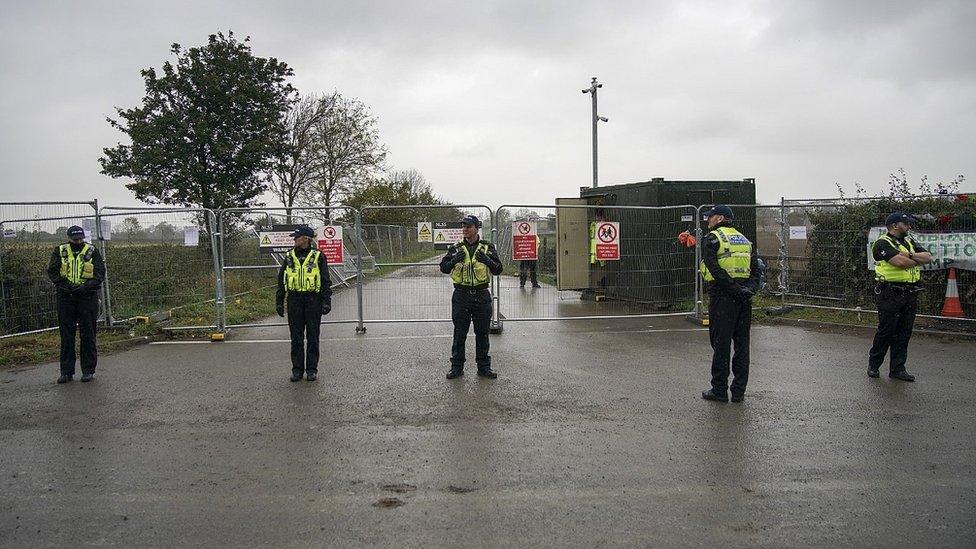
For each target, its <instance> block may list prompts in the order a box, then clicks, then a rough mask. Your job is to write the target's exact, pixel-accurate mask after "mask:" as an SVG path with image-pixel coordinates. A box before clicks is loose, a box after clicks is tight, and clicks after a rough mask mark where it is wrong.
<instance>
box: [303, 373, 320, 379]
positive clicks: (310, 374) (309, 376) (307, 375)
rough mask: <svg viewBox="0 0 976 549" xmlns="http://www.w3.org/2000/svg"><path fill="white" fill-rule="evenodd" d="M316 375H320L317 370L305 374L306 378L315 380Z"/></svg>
mask: <svg viewBox="0 0 976 549" xmlns="http://www.w3.org/2000/svg"><path fill="white" fill-rule="evenodd" d="M316 377H318V374H317V373H316V372H308V373H307V374H305V379H307V380H309V381H315V378H316Z"/></svg>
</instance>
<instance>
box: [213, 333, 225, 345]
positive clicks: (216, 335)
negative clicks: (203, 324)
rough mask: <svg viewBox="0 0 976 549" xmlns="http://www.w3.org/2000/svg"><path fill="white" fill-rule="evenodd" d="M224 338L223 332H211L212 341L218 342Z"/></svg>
mask: <svg viewBox="0 0 976 549" xmlns="http://www.w3.org/2000/svg"><path fill="white" fill-rule="evenodd" d="M223 340H224V333H223V332H217V333H213V334H210V341H212V342H214V343H216V342H218V341H223Z"/></svg>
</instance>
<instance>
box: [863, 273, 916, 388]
mask: <svg viewBox="0 0 976 549" xmlns="http://www.w3.org/2000/svg"><path fill="white" fill-rule="evenodd" d="M917 310H918V294H917V293H916V291H915V288H914V286H911V285H904V286H902V285H896V284H882V285H881V293H880V294H878V331H877V333H876V334H875V335H874V345H872V346H871V352H870V354H869V355H868V367H869V368H870V369H872V370H878V369H880V368H881V364H882V363H884V359H885V354H887V353H888V349H891V360H890V361H889V365H888V369H889V371H890V372H892V373H895V372H904V371H905V362H906V361H907V360H908V340H909V339H911V338H912V327H913V326H914V324H915V313H916V312H917Z"/></svg>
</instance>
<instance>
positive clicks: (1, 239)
mask: <svg viewBox="0 0 976 549" xmlns="http://www.w3.org/2000/svg"><path fill="white" fill-rule="evenodd" d="M3 224H4V221H3V220H2V219H0V305H2V307H3V322H2V323H0V332H2V333H6V332H7V286H6V284H5V283H4V280H6V278H7V277H5V276H4V275H3V247H4V245H5V240H6V239H7V237H6V236H5V235H4V232H3Z"/></svg>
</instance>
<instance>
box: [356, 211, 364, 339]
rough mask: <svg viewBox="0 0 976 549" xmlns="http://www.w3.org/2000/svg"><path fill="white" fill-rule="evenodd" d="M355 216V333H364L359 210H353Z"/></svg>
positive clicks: (361, 234)
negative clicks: (356, 316)
mask: <svg viewBox="0 0 976 549" xmlns="http://www.w3.org/2000/svg"><path fill="white" fill-rule="evenodd" d="M353 212H354V215H353V217H354V218H355V220H356V222H355V229H354V230H355V232H356V238H355V240H356V312H357V315H358V319H359V323H358V324H357V325H356V333H357V334H365V333H366V326H364V325H363V232H362V231H363V220H362V216H361V215H360V213H359V210H353Z"/></svg>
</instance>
